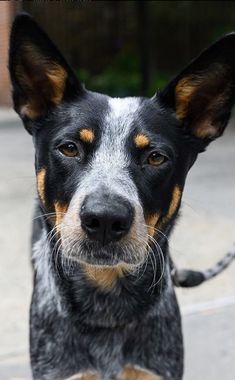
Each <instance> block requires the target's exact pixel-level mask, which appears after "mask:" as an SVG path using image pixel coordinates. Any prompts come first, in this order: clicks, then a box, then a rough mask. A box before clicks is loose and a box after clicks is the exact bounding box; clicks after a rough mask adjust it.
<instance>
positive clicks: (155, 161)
mask: <svg viewBox="0 0 235 380" xmlns="http://www.w3.org/2000/svg"><path fill="white" fill-rule="evenodd" d="M166 160H167V157H166V156H163V155H162V154H160V153H158V152H153V153H151V154H150V156H149V157H148V164H149V165H154V166H160V165H162V164H163V163H164V162H165V161H166Z"/></svg>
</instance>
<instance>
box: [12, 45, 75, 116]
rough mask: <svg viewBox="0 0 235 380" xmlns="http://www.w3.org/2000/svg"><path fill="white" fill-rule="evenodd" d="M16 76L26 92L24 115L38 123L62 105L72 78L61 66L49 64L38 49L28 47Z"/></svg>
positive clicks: (21, 110) (22, 103)
mask: <svg viewBox="0 0 235 380" xmlns="http://www.w3.org/2000/svg"><path fill="white" fill-rule="evenodd" d="M16 75H17V77H18V79H19V82H20V85H21V88H23V90H24V96H23V97H22V99H21V100H20V105H19V112H20V113H21V115H23V116H27V117H29V118H30V119H35V118H37V117H39V116H41V115H42V114H43V113H44V112H45V110H46V108H47V107H49V106H51V105H54V106H56V105H58V104H59V103H60V102H61V100H62V98H63V95H64V90H65V85H66V79H67V76H68V74H67V72H66V70H65V69H64V68H63V67H62V66H60V65H59V64H58V63H56V62H51V61H49V60H48V61H47V59H46V58H45V57H43V56H42V53H40V52H39V51H38V50H37V49H36V47H32V46H27V45H26V46H24V49H23V51H22V55H21V58H20V60H19V62H18V63H17V66H16Z"/></svg>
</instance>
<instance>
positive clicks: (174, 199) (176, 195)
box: [167, 185, 182, 219]
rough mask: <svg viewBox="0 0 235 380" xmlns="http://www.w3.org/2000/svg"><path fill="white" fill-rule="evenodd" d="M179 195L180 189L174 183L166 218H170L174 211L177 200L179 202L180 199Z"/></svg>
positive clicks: (177, 203)
mask: <svg viewBox="0 0 235 380" xmlns="http://www.w3.org/2000/svg"><path fill="white" fill-rule="evenodd" d="M181 195H182V191H181V190H180V188H179V186H178V185H176V186H175V188H174V190H173V194H172V200H171V203H170V207H169V210H168V213H167V218H168V219H170V218H172V216H173V215H174V213H175V212H176V210H177V208H178V205H179V202H180V199H181Z"/></svg>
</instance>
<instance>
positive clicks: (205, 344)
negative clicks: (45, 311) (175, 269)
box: [0, 112, 235, 380]
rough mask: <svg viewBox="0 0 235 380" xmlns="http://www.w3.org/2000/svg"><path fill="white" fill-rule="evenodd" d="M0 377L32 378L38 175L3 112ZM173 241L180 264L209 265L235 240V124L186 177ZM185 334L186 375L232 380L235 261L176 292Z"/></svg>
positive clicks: (17, 129) (16, 126) (191, 379)
mask: <svg viewBox="0 0 235 380" xmlns="http://www.w3.org/2000/svg"><path fill="white" fill-rule="evenodd" d="M0 142H1V149H0V173H1V180H0V209H1V216H0V252H1V266H0V299H1V313H0V342H1V345H0V380H13V379H14V380H20V379H21V380H26V379H27V380H29V379H30V370H29V360H28V311H29V302H30V294H31V290H32V276H31V270H30V261H29V231H30V219H31V215H32V207H33V198H34V194H35V180H34V171H33V146H32V142H31V137H30V136H29V135H28V134H27V133H26V132H25V131H24V130H23V128H22V126H21V125H20V122H19V121H18V119H17V118H15V117H14V116H13V117H12V115H10V116H9V113H8V112H6V113H5V114H4V113H1V112H0ZM183 200H184V202H183V207H182V217H181V219H180V220H179V222H178V225H177V227H176V229H175V232H174V234H173V236H172V239H171V244H170V245H171V251H172V255H173V257H174V260H175V262H176V263H177V265H178V266H179V267H188V268H201V269H202V268H207V267H208V266H210V265H211V264H213V263H215V261H216V260H217V259H219V258H220V257H221V256H222V255H223V254H224V253H225V252H226V251H227V250H228V249H229V248H230V246H231V244H232V242H233V241H234V240H235V128H231V127H230V128H229V129H228V131H227V133H226V134H225V136H224V137H223V138H221V139H219V140H218V141H216V142H214V143H213V144H212V145H211V147H210V148H209V149H208V152H207V153H204V154H202V155H201V156H200V157H199V159H198V161H197V163H196V164H195V166H194V167H193V169H192V170H191V172H190V173H189V176H188V181H187V184H186V189H185V192H184V197H183ZM177 295H178V298H179V302H180V306H181V309H182V313H183V328H184V334H185V351H186V361H185V362H186V363H185V366H186V370H185V377H184V379H185V380H198V379H200V380H220V379H221V378H223V380H232V379H234V378H235V263H234V264H233V265H232V266H231V267H230V268H228V269H227V270H226V271H225V272H224V273H223V274H222V275H221V276H220V277H218V278H216V279H214V280H212V281H210V282H208V283H207V284H205V285H203V286H201V287H199V288H195V289H188V290H187V289H184V290H182V289H180V290H177Z"/></svg>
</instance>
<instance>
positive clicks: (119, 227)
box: [111, 221, 125, 232]
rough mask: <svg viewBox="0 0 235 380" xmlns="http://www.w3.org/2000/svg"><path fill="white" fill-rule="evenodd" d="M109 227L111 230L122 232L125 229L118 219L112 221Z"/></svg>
mask: <svg viewBox="0 0 235 380" xmlns="http://www.w3.org/2000/svg"><path fill="white" fill-rule="evenodd" d="M111 229H112V231H113V232H122V231H124V230H125V228H124V226H123V225H122V223H121V222H119V221H116V222H114V223H113V224H112V226H111Z"/></svg>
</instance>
